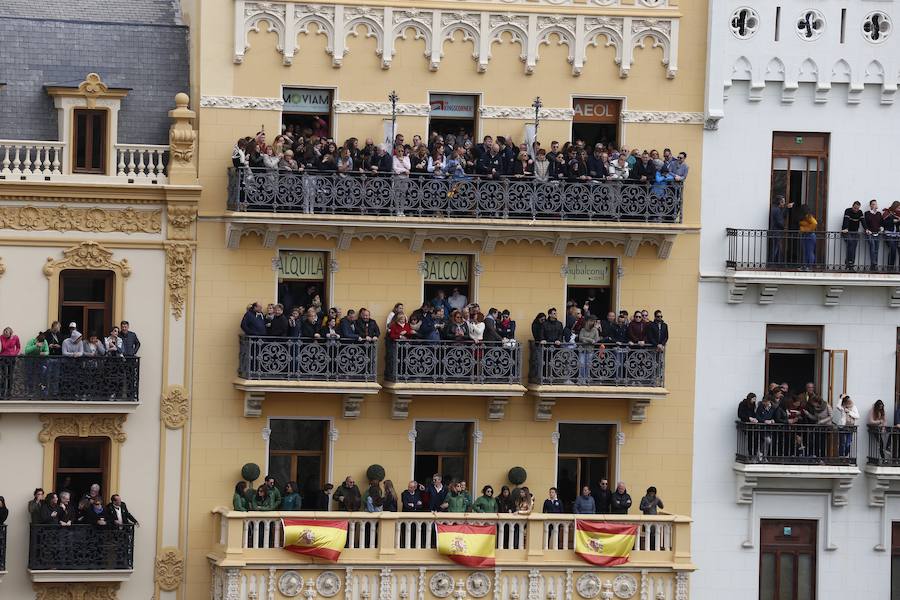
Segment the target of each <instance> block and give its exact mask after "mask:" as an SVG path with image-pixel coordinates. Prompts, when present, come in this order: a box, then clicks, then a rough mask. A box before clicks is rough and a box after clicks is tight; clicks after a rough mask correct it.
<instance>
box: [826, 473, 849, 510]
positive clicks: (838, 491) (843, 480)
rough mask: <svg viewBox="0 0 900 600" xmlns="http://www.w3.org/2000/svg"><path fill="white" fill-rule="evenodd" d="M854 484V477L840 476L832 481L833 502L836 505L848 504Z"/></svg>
mask: <svg viewBox="0 0 900 600" xmlns="http://www.w3.org/2000/svg"><path fill="white" fill-rule="evenodd" d="M852 486H853V477H850V476H848V477H839V478H837V479H835V480H834V481H832V482H831V503H832V504H833V505H834V506H847V494H848V493H849V492H850V488H851V487H852Z"/></svg>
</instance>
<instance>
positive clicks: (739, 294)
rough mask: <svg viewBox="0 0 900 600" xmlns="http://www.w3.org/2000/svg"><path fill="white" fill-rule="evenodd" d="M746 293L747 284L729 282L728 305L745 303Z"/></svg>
mask: <svg viewBox="0 0 900 600" xmlns="http://www.w3.org/2000/svg"><path fill="white" fill-rule="evenodd" d="M745 293H747V284H746V283H736V282H734V281H729V282H728V304H740V303H741V302H743V301H744V294H745Z"/></svg>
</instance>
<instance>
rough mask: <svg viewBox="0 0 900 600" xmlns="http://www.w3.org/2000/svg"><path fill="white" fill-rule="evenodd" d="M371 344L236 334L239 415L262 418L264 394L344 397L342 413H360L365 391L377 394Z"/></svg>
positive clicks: (375, 360) (375, 361)
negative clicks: (241, 396)
mask: <svg viewBox="0 0 900 600" xmlns="http://www.w3.org/2000/svg"><path fill="white" fill-rule="evenodd" d="M377 373H378V348H377V345H376V343H375V342H348V341H343V340H328V341H326V340H313V339H310V338H279V337H260V336H243V335H242V336H240V338H239V352H238V377H237V379H236V380H235V382H234V385H235V387H236V388H237V389H239V390H241V391H242V392H244V415H245V416H257V417H258V416H261V415H262V403H263V400H264V399H265V395H266V394H267V393H279V392H284V393H318V394H341V395H343V396H344V417H345V418H354V417H357V416H359V410H360V404H361V403H362V399H363V396H364V395H370V394H376V393H378V390H380V389H381V386H380V385H379V384H378V382H377Z"/></svg>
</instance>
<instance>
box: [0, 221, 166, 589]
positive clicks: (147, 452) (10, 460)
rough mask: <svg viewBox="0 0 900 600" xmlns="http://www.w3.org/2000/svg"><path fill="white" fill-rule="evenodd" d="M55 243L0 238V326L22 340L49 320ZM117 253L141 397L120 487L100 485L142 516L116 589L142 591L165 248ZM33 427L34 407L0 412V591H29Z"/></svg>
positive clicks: (36, 425)
mask: <svg viewBox="0 0 900 600" xmlns="http://www.w3.org/2000/svg"><path fill="white" fill-rule="evenodd" d="M32 239H33V236H32ZM85 239H91V238H85ZM119 239H121V236H120V238H119ZM62 250H63V249H62V248H59V247H26V246H0V257H2V258H3V261H4V263H5V264H6V273H5V274H4V275H3V276H2V277H0V315H2V316H0V327H3V326H6V325H10V326H11V327H13V329H14V330H15V332H16V333H17V334H18V335H19V337H20V338H21V341H22V345H23V346H24V345H25V343H26V342H27V340H28V339H29V338H30V337H32V336H33V335H34V334H35V333H36V332H37V331H38V330H43V329H46V328H47V327H48V326H49V323H47V322H46V318H47V304H48V280H47V278H46V277H45V276H44V274H43V271H42V269H43V266H44V264H45V262H46V260H47V257H50V256H52V257H54V258H61V257H62ZM123 258H124V259H128V262H129V263H130V265H131V268H132V274H131V277H129V278H128V279H126V282H125V309H124V311H123V315H124V318H125V319H127V320H128V321H130V322H131V326H132V329H133V330H134V331H135V332H137V334H138V335H139V336H140V339H141V351H140V353H139V356H140V357H141V380H140V399H141V403H142V404H141V406H140V407H138V408H137V410H136V411H135V412H133V413H131V414H129V415H128V420H127V422H126V424H125V431H126V433H127V435H128V439H127V441H126V442H125V443H124V445H123V446H122V451H121V456H120V472H119V482H120V489H118V490H105V491H104V492H105V496H106V497H107V498H108V497H109V495H110V494H111V493H115V492H118V493H120V494H121V495H122V497H123V499H124V500H125V501H126V502H127V503H128V507H129V509H130V510H131V511H132V512H133V513H134V514H135V516H136V517H137V518H138V519H139V520H140V522H141V527H140V528H139V529H138V530H137V532H136V541H135V550H134V556H135V569H134V574H133V575H132V576H131V578H130V580H129V581H128V582H126V583H123V584H122V587H121V589H120V592H119V597H120V598H144V597H149V594H150V591H149V590H152V589H153V570H154V569H153V566H154V559H155V555H156V507H157V489H158V485H157V481H158V477H159V445H160V440H159V403H160V395H161V378H162V343H163V318H164V316H165V315H164V313H163V301H164V294H165V293H166V291H165V254H164V252H163V251H162V250H161V249H113V259H114V260H122V259H123ZM40 430H41V424H40V422H39V421H38V416H37V414H34V415H11V414H4V415H0V457H2V458H0V495H3V496H5V497H6V501H7V504H8V506H9V509H10V516H9V519H8V521H7V523H8V536H9V539H8V542H7V554H6V560H7V571H8V572H7V574H6V575H5V576H4V577H3V582H2V583H0V597H2V598H29V597H32V598H33V597H34V591H33V589H32V586H31V581H30V578H29V576H28V572H27V566H28V514H27V510H26V504H27V502H28V500H30V499H31V492H32V490H33V489H34V488H35V487H39V486H41V485H42V481H41V479H42V470H43V448H42V446H41V444H40V443H39V442H38V437H37V436H38V432H40ZM177 467H178V468H177V469H176V470H175V471H174V472H173V473H172V477H174V478H175V480H176V481H177V479H178V478H179V474H180V465H177ZM48 491H49V490H48ZM176 514H177V511H176Z"/></svg>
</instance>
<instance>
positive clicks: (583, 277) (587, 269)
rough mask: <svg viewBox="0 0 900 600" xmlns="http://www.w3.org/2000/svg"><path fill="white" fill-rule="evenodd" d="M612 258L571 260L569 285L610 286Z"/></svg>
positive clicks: (567, 280)
mask: <svg viewBox="0 0 900 600" xmlns="http://www.w3.org/2000/svg"><path fill="white" fill-rule="evenodd" d="M611 267H612V259H610V258H570V259H569V264H568V275H567V276H566V277H567V279H566V283H567V284H568V285H583V286H596V287H603V286H608V285H609V282H610V269H611Z"/></svg>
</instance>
